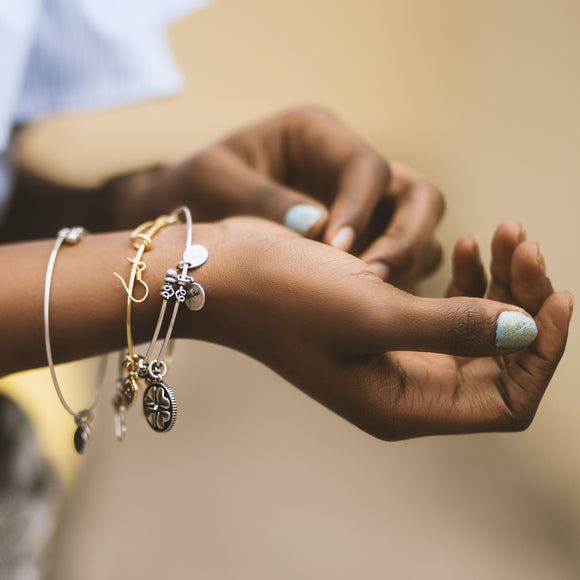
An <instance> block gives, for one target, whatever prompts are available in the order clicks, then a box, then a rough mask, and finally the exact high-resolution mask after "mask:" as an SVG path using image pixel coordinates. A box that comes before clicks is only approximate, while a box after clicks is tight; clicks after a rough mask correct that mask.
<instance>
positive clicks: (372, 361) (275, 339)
mask: <svg viewBox="0 0 580 580" xmlns="http://www.w3.org/2000/svg"><path fill="white" fill-rule="evenodd" d="M219 228H221V234H220V235H219V236H218V239H215V240H213V241H211V240H210V245H211V247H210V256H211V258H210V260H211V267H210V261H208V263H207V265H206V266H204V269H203V270H200V274H199V278H200V280H201V281H202V283H204V285H206V291H207V293H208V300H207V303H206V307H205V308H204V310H202V311H201V312H199V313H195V314H194V315H193V316H191V317H185V319H184V320H185V321H186V325H189V324H191V328H189V327H186V328H185V329H182V332H184V334H186V335H189V336H191V335H194V336H196V337H198V338H204V339H206V340H212V341H214V342H217V343H221V344H225V345H227V346H230V347H233V348H236V349H238V350H240V351H242V352H246V353H247V354H249V355H251V356H253V357H255V358H256V359H258V360H260V361H262V362H264V363H265V364H267V365H268V366H269V367H271V368H272V369H274V370H275V371H277V372H278V373H279V374H281V375H282V376H284V377H285V378H286V379H288V380H289V381H290V382H291V383H293V384H294V385H296V386H297V387H299V388H300V389H302V390H303V391H304V392H306V393H308V394H309V395H310V396H312V397H313V398H315V399H317V400H318V401H320V402H321V403H322V404H324V405H325V406H327V407H328V408H330V409H333V410H334V411H336V412H337V413H339V414H340V415H342V416H343V417H345V418H346V419H348V420H349V421H351V422H352V423H354V424H356V425H358V426H359V427H361V428H362V429H364V430H366V431H368V432H370V433H372V434H373V435H375V436H378V437H380V438H384V439H403V438H409V437H416V436H422V435H431V434H444V433H468V432H477V431H510V430H518V429H523V428H525V427H527V425H529V423H530V421H531V420H532V418H533V416H534V414H535V411H536V409H537V406H538V404H539V402H540V399H541V396H542V394H543V392H544V390H545V388H546V387H547V385H548V382H549V380H550V378H551V376H552V374H553V372H554V370H555V369H556V366H557V364H558V361H559V359H560V357H561V356H562V353H563V350H564V346H565V342H566V335H567V329H568V324H569V320H570V316H571V312H572V306H571V304H572V299H571V296H570V295H569V294H567V293H554V291H553V289H552V286H551V284H550V282H549V280H548V278H547V277H546V275H545V273H544V271H543V267H544V266H543V258H542V256H541V253H539V252H540V250H539V246H538V245H536V244H533V243H530V242H525V241H523V240H522V238H521V236H520V228H519V226H518V225H517V224H512V223H506V224H503V225H502V226H500V228H499V229H498V231H497V233H496V235H495V236H494V240H493V243H492V248H493V260H492V265H491V272H492V281H491V284H490V286H489V291H488V299H487V300H485V299H481V298H471V297H465V296H458V294H477V295H481V294H482V293H483V291H485V283H484V282H483V268H482V266H481V263H480V261H479V260H478V257H477V256H478V254H477V247H476V245H474V241H473V238H465V239H463V240H461V241H460V242H459V244H458V246H457V248H456V252H455V255H454V256H455V257H454V263H455V275H454V279H453V282H452V284H451V285H450V290H451V292H450V293H451V295H452V297H450V298H446V299H428V298H418V297H415V296H412V295H409V294H406V293H404V292H402V291H400V290H398V289H396V288H394V287H392V286H391V285H389V284H385V283H383V282H382V281H381V280H380V279H379V278H378V277H377V276H376V275H375V274H374V273H373V271H372V270H371V269H370V268H369V267H368V265H366V264H365V263H364V262H362V261H361V260H358V259H356V258H355V257H353V256H350V255H348V254H345V253H343V252H341V251H338V250H336V249H334V248H331V247H328V246H326V245H323V244H320V243H317V242H313V241H310V240H305V239H302V238H300V237H298V236H296V235H294V234H292V233H291V232H289V231H288V230H286V229H284V228H280V227H279V226H277V225H275V224H273V223H271V222H265V221H262V220H257V219H251V218H236V219H231V220H226V221H225V222H222V223H221V224H220V225H219ZM204 270H205V271H204ZM204 280H205V282H204ZM496 300H501V301H505V302H507V303H508V304H505V303H501V302H497V301H496ZM524 308H525V309H526V310H527V311H528V312H529V313H530V314H531V315H533V316H534V317H535V323H536V325H537V331H538V336H537V338H536V339H535V341H533V342H532V343H531V344H530V342H531V341H532V340H533V339H534V336H535V335H534V333H533V332H530V333H528V334H527V335H526V333H524V336H523V339H522V337H521V336H520V337H519V338H518V336H517V333H516V332H513V331H514V328H513V327H510V325H509V324H508V325H507V327H506V326H505V324H499V323H498V318H499V317H500V314H501V313H503V312H505V311H509V312H516V313H523V310H522V309H524ZM502 318H503V317H502ZM523 320H524V321H525V320H526V317H525V316H523ZM520 322H521V321H520ZM532 326H533V325H532ZM514 336H515V341H514V340H511V341H510V338H512V339H513V337H514ZM498 342H499V343H500V344H503V348H501V347H498V346H497V343H498ZM522 346H524V348H521V347H522ZM481 357H485V358H481Z"/></svg>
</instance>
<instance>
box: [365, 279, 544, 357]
mask: <svg viewBox="0 0 580 580" xmlns="http://www.w3.org/2000/svg"><path fill="white" fill-rule="evenodd" d="M389 290H391V291H390V292H388V299H387V300H384V298H383V305H382V311H383V313H382V315H381V316H380V317H376V318H375V321H376V322H377V323H378V324H376V327H375V328H374V329H373V330H372V332H371V334H373V340H374V342H375V345H376V346H378V349H377V350H376V351H375V352H381V351H385V350H387V351H388V350H414V351H427V352H437V353H445V354H451V355H456V356H497V355H505V354H509V353H510V352H513V351H515V350H518V349H520V348H524V347H527V346H529V345H530V344H531V343H532V342H533V341H534V339H535V338H536V335H537V328H536V324H535V322H534V319H533V318H532V317H531V316H530V315H529V314H527V313H526V312H525V311H523V310H521V309H519V308H517V307H516V306H513V305H511V304H510V305H508V304H503V303H501V302H494V301H491V300H485V299H480V298H466V297H458V298H443V299H434V298H419V297H416V296H412V295H410V294H405V293H404V292H401V291H399V290H396V289H394V288H392V287H389ZM393 290H394V292H393Z"/></svg>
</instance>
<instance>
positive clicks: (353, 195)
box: [323, 149, 391, 251]
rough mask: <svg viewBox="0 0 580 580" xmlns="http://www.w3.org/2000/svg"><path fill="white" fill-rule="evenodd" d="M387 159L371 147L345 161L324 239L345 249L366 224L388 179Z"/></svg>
mask: <svg viewBox="0 0 580 580" xmlns="http://www.w3.org/2000/svg"><path fill="white" fill-rule="evenodd" d="M390 174H391V171H390V168H389V165H388V164H387V162H386V161H385V160H384V159H382V158H381V157H380V156H379V155H377V154H376V153H374V152H373V151H371V150H370V149H369V150H363V151H361V152H360V153H358V154H357V155H355V156H354V157H352V158H351V159H350V161H349V162H348V163H347V164H346V166H345V167H344V168H343V170H342V174H341V176H340V179H339V184H338V192H337V193H336V197H335V199H334V201H333V203H332V207H331V209H330V215H329V218H328V225H327V227H326V231H325V233H324V238H323V240H324V242H326V243H327V244H330V245H331V246H334V247H335V248H338V249H339V250H343V251H349V250H350V249H351V247H352V245H353V244H354V242H355V240H356V238H357V237H358V236H359V235H360V234H361V233H362V232H364V231H365V230H366V229H367V225H368V223H369V221H370V219H371V216H372V214H373V212H374V210H375V207H376V205H377V203H378V201H379V200H380V199H381V198H382V196H383V195H384V192H385V190H386V187H387V185H388V183H389V179H390Z"/></svg>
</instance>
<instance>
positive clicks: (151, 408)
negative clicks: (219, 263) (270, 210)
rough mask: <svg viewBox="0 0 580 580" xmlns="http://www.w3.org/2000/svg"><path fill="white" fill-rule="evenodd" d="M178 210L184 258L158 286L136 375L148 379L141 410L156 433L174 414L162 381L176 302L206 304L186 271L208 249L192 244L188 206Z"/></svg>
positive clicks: (199, 306) (172, 398)
mask: <svg viewBox="0 0 580 580" xmlns="http://www.w3.org/2000/svg"><path fill="white" fill-rule="evenodd" d="M177 213H182V214H183V216H184V217H185V222H186V224H187V238H186V243H185V250H184V252H183V258H182V260H181V261H180V262H178V264H177V266H176V268H177V269H179V270H181V273H180V274H178V273H177V269H173V268H170V269H168V270H167V272H166V276H165V284H164V285H163V287H162V289H161V297H162V298H163V302H162V304H161V309H160V311H159V316H158V317H157V324H156V326H155V331H154V332H153V338H152V339H151V342H150V344H149V348H148V349H147V352H146V354H145V356H144V357H143V358H142V359H140V361H139V369H138V375H139V377H140V378H142V379H144V380H145V381H146V382H147V385H148V386H147V388H146V389H145V392H144V394H143V413H144V415H145V418H146V419H147V422H148V423H149V426H150V427H151V428H152V429H153V430H154V431H157V432H158V433H166V432H167V431H169V430H171V429H172V428H173V426H174V425H175V420H176V418H177V403H176V400H175V395H174V394H173V390H172V389H171V387H169V385H167V384H166V383H165V382H164V380H163V379H164V378H165V376H166V374H167V371H168V365H167V363H166V362H165V360H164V359H165V354H166V352H167V347H168V345H169V341H170V340H171V334H172V333H173V328H174V326H175V320H176V318H177V313H178V311H179V306H180V305H181V304H182V303H183V302H185V303H186V305H187V307H188V308H189V309H190V310H194V311H197V310H201V309H202V308H203V306H204V304H205V291H204V289H203V286H201V285H200V284H198V283H197V282H195V280H194V279H193V277H192V276H190V275H189V274H188V271H189V270H192V269H194V268H198V267H199V266H201V265H202V264H204V263H205V262H206V260H207V258H208V251H207V249H206V248H205V247H204V246H202V245H200V244H192V243H191V239H192V220H191V213H190V211H189V209H188V208H187V207H181V208H179V209H178V210H177ZM171 299H175V303H174V305H173V310H172V312H171V316H170V318H169V323H168V325H167V331H166V333H165V337H164V339H163V342H162V344H161V347H160V349H159V354H158V355H157V356H156V357H154V358H153V352H154V349H155V346H156V344H157V341H158V339H159V334H160V332H161V328H162V326H163V322H164V320H165V313H166V310H167V305H168V303H169V301H170V300H171Z"/></svg>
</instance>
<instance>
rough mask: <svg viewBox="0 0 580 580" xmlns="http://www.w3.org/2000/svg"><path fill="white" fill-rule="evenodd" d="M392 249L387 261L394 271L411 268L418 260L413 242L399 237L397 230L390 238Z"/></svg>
mask: <svg viewBox="0 0 580 580" xmlns="http://www.w3.org/2000/svg"><path fill="white" fill-rule="evenodd" d="M389 242H390V251H389V257H388V259H387V260H386V262H387V263H388V264H389V266H390V268H391V269H392V270H393V272H397V271H400V270H411V269H412V268H414V267H415V265H416V262H417V253H416V251H415V247H414V246H413V244H412V243H411V242H410V241H409V240H408V239H407V238H404V237H402V236H401V237H399V235H398V234H397V232H393V235H392V236H391V237H390V238H389Z"/></svg>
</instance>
